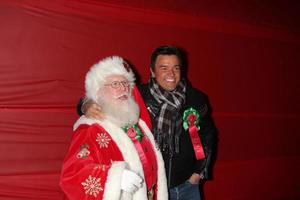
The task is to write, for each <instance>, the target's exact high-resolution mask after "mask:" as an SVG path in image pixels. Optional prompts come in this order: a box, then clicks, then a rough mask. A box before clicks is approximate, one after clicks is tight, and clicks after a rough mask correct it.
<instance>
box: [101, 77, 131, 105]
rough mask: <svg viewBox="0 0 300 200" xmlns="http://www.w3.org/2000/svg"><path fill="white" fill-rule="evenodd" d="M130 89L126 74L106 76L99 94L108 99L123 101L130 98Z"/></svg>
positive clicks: (117, 101)
mask: <svg viewBox="0 0 300 200" xmlns="http://www.w3.org/2000/svg"><path fill="white" fill-rule="evenodd" d="M129 91H130V89H129V83H128V81H127V79H126V78H125V77H124V76H122V75H112V76H108V77H107V78H106V80H105V83H104V85H103V87H102V89H100V90H99V91H98V95H99V96H100V97H101V96H102V97H103V99H104V100H106V101H111V102H115V103H122V102H124V101H127V100H128V95H129Z"/></svg>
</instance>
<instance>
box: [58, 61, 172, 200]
mask: <svg viewBox="0 0 300 200" xmlns="http://www.w3.org/2000/svg"><path fill="white" fill-rule="evenodd" d="M134 80H135V77H134V74H133V72H132V70H131V69H130V67H129V66H128V64H127V63H126V62H125V61H124V60H123V59H122V58H121V57H118V56H112V57H107V58H105V59H103V60H101V61H100V62H99V63H97V64H95V65H93V66H92V67H91V69H90V70H89V72H88V73H87V75H86V80H85V90H86V98H87V99H91V100H93V101H95V102H96V103H97V104H99V105H100V106H101V108H102V109H103V112H104V113H105V119H103V120H95V119H89V118H87V117H85V116H84V115H83V116H81V117H80V118H79V119H78V120H77V122H76V123H75V124H74V135H73V138H72V141H71V144H70V147H69V150H68V153H67V155H66V158H65V160H64V163H63V167H62V173H61V179H60V186H61V188H62V190H63V191H64V193H65V195H66V199H69V200H77V199H78V200H83V199H106V200H118V199H133V200H147V199H157V200H167V199H168V190H167V183H166V176H165V170H164V163H163V159H162V156H161V153H160V151H159V150H158V149H157V148H156V145H155V141H154V138H153V136H152V133H151V131H150V130H149V128H148V126H147V125H146V123H145V122H144V121H143V120H142V119H140V117H139V116H140V108H139V105H138V104H137V103H136V101H135V99H134V98H133V96H132V95H131V94H132V89H133V87H134Z"/></svg>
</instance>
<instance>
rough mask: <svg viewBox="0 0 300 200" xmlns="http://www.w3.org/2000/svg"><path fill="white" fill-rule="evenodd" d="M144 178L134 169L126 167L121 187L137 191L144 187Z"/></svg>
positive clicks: (127, 190) (133, 191)
mask: <svg viewBox="0 0 300 200" xmlns="http://www.w3.org/2000/svg"><path fill="white" fill-rule="evenodd" d="M142 182H143V179H142V178H141V177H140V176H139V175H137V174H136V173H134V172H133V171H130V170H127V169H125V170H124V171H123V174H122V180H121V189H122V190H124V191H126V192H128V193H132V194H133V193H135V192H136V191H137V190H138V189H139V188H140V187H142Z"/></svg>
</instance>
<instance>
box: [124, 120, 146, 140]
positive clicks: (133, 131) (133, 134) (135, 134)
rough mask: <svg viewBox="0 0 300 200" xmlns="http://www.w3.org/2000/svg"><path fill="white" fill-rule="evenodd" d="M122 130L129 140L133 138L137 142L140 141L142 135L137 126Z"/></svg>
mask: <svg viewBox="0 0 300 200" xmlns="http://www.w3.org/2000/svg"><path fill="white" fill-rule="evenodd" d="M123 130H124V131H125V133H127V134H128V136H129V137H130V138H135V139H136V140H138V141H142V139H143V134H142V131H141V129H140V127H139V126H138V125H137V124H134V125H127V126H124V127H123Z"/></svg>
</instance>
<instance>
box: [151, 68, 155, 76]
mask: <svg viewBox="0 0 300 200" xmlns="http://www.w3.org/2000/svg"><path fill="white" fill-rule="evenodd" d="M150 74H151V77H152V78H155V74H154V72H153V70H152V68H151V67H150Z"/></svg>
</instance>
